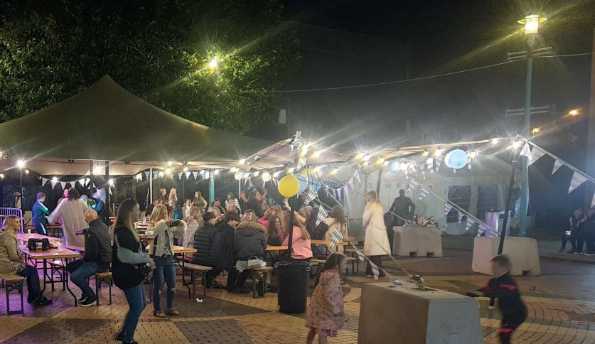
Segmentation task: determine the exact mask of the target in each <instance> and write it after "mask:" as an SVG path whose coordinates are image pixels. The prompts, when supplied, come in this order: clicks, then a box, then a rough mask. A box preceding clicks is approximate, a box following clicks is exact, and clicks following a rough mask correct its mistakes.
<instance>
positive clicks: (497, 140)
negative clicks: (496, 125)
mask: <svg viewBox="0 0 595 344" xmlns="http://www.w3.org/2000/svg"><path fill="white" fill-rule="evenodd" d="M490 143H491V144H492V145H497V144H498V143H500V140H499V139H498V138H494V139H491V140H490Z"/></svg>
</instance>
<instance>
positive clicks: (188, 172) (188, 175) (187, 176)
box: [186, 171, 192, 179]
mask: <svg viewBox="0 0 595 344" xmlns="http://www.w3.org/2000/svg"><path fill="white" fill-rule="evenodd" d="M191 174H192V172H190V171H186V179H190V175H191Z"/></svg>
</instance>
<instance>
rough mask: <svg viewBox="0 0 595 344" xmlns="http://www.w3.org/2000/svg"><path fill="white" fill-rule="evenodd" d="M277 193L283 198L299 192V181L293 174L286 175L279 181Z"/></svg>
mask: <svg viewBox="0 0 595 344" xmlns="http://www.w3.org/2000/svg"><path fill="white" fill-rule="evenodd" d="M278 189H279V193H280V194H281V195H282V196H283V197H285V198H291V197H293V196H295V195H297V194H298V192H300V182H299V181H298V179H297V178H296V177H295V176H293V175H287V176H285V177H283V178H281V180H280V181H279V188H278Z"/></svg>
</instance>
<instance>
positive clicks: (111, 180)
mask: <svg viewBox="0 0 595 344" xmlns="http://www.w3.org/2000/svg"><path fill="white" fill-rule="evenodd" d="M107 183H108V184H109V186H114V185H115V184H116V181H115V180H114V179H113V178H110V179H109V180H108V181H107Z"/></svg>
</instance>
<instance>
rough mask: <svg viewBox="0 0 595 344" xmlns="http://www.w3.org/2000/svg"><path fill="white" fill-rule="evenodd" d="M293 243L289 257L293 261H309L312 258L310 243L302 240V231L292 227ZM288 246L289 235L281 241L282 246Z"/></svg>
mask: <svg viewBox="0 0 595 344" xmlns="http://www.w3.org/2000/svg"><path fill="white" fill-rule="evenodd" d="M292 239H293V240H292V241H293V243H292V247H291V248H292V252H291V257H292V258H294V259H310V258H312V241H311V240H310V239H306V238H304V236H303V235H302V230H301V229H300V228H299V227H297V226H294V227H293V238H292ZM288 244H289V235H288V236H287V237H285V240H283V245H284V246H287V245H288Z"/></svg>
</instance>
